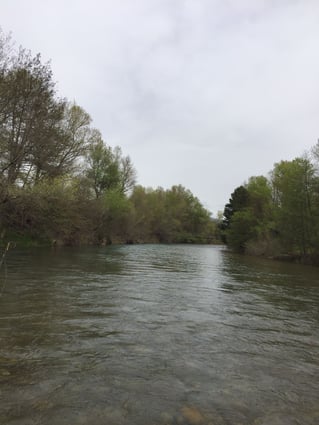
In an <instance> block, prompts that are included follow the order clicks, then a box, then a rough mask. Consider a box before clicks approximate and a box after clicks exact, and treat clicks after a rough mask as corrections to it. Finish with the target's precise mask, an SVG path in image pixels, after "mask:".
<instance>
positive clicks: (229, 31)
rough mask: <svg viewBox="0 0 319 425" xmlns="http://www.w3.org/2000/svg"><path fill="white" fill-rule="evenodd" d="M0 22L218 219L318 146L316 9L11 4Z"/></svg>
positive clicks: (268, 4) (104, 127)
mask: <svg viewBox="0 0 319 425" xmlns="http://www.w3.org/2000/svg"><path fill="white" fill-rule="evenodd" d="M1 18H2V20H1V25H2V27H3V30H4V31H6V32H7V31H10V30H12V33H13V38H14V39H16V40H17V42H18V43H20V44H22V45H23V46H25V47H27V48H30V49H31V50H32V51H33V52H34V53H35V52H38V51H39V52H41V53H42V55H43V58H44V59H49V58H51V59H52V68H53V71H54V75H55V77H56V79H57V81H58V87H59V89H60V92H61V94H62V95H65V96H67V97H68V98H70V99H75V100H76V101H77V102H78V103H79V104H80V105H81V106H83V107H84V108H85V109H86V110H87V111H88V112H89V113H90V114H91V115H92V117H93V119H94V125H95V126H96V127H98V128H99V129H100V130H101V131H102V133H103V135H104V138H105V140H106V141H107V142H108V143H109V144H111V145H116V144H118V145H120V146H121V147H122V148H123V151H124V152H125V153H127V154H130V155H131V157H132V159H133V162H134V163H135V165H136V167H137V169H138V174H139V182H140V183H141V184H143V185H146V186H159V185H160V186H163V187H169V186H171V185H172V184H178V183H181V184H183V185H184V186H186V187H188V188H190V189H191V190H192V191H193V193H194V194H195V195H196V196H198V197H199V198H200V200H201V201H202V202H203V203H204V204H205V205H206V206H207V207H208V208H210V209H211V210H212V211H214V212H217V210H219V209H222V208H223V205H224V203H225V202H227V200H228V198H229V195H230V193H231V192H232V191H233V189H234V188H235V187H236V186H238V185H239V184H241V183H242V182H243V181H244V180H246V179H247V178H248V177H250V176H251V175H256V174H265V173H267V172H268V171H269V170H270V169H271V168H272V165H273V163H274V162H276V161H279V160H281V159H292V158H293V157H295V156H297V155H300V154H302V153H303V152H304V150H305V149H309V148H310V147H311V146H312V145H313V144H314V143H315V142H316V140H317V137H318V106H319V105H318V102H319V100H318V88H319V82H318V81H319V80H318V71H319V56H318V55H317V43H318V39H319V27H318V18H319V3H318V2H317V1H315V0H313V1H311V0H309V1H297V0H296V1H293V0H291V1H288V0H287V1H284V0H282V1H280V2H277V1H271V0H264V1H262V0H242V1H240V2H239V1H235V0H228V1H226V0H196V1H195V0H175V1H174V2H172V1H168V0H130V1H129V0H119V1H118V2H117V3H115V2H113V1H102V0H100V1H99V0H91V1H90V2H87V1H83V0H76V1H75V0H69V1H68V2H65V1H62V0H55V1H51V0H47V1H40V0H32V1H29V2H23V1H22V0H20V1H19V0H3V1H2V4H1Z"/></svg>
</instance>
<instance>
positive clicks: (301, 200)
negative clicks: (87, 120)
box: [272, 158, 318, 255]
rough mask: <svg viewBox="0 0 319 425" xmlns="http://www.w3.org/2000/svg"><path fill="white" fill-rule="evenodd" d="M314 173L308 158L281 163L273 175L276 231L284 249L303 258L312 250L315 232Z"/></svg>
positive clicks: (277, 165) (275, 167) (276, 165)
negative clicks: (295, 251) (297, 253)
mask: <svg viewBox="0 0 319 425" xmlns="http://www.w3.org/2000/svg"><path fill="white" fill-rule="evenodd" d="M314 183H315V170H314V167H313V165H312V164H311V162H310V161H309V160H308V159H307V158H296V159H294V160H293V161H281V162H280V163H277V164H275V166H274V170H273V172H272V186H273V196H274V202H275V207H276V219H277V222H278V231H279V233H280V237H281V239H282V241H283V243H284V245H285V246H286V248H288V249H290V250H291V251H294V250H295V249H297V250H298V251H299V252H300V253H301V254H303V255H306V254H308V253H309V251H310V250H311V247H312V245H313V243H312V241H313V239H317V237H318V235H317V234H316V235H315V237H314V233H316V232H314V231H315V230H316V228H317V226H316V223H315V221H314V214H313V208H314V195H315V192H314V190H313V188H314Z"/></svg>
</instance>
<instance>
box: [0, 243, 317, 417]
mask: <svg viewBox="0 0 319 425" xmlns="http://www.w3.org/2000/svg"><path fill="white" fill-rule="evenodd" d="M0 293H1V297H0V424H1V425H7V424H8V425H34V424H45V425H73V424H88V425H104V424H107V425H121V424H123V425H139V424H140V425H143V424H147V425H149V424H158V425H183V424H190V425H199V424H206V425H235V424H236V425H247V424H251V425H286V424H287V425H288V424H289V425H294V424H299V425H317V424H318V423H319V269H315V268H311V267H302V266H297V265H292V264H284V263H276V262H271V261H265V260H264V261H263V260H257V259H253V258H248V257H240V256H236V255H233V254H230V253H227V252H225V251H224V250H223V249H222V248H221V247H214V246H183V245H177V246H174V245H172V246H165V245H141V246H118V247H116V246H114V247H106V248H83V249H58V250H50V249H33V250H25V251H18V250H16V249H14V250H11V251H10V252H9V253H8V256H7V259H6V264H5V265H3V266H2V268H1V271H0Z"/></svg>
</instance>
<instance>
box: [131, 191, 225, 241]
mask: <svg viewBox="0 0 319 425" xmlns="http://www.w3.org/2000/svg"><path fill="white" fill-rule="evenodd" d="M130 200H131V202H132V204H133V208H134V210H133V211H134V233H135V239H137V240H140V241H143V240H144V241H145V240H146V241H147V240H149V241H154V242H175V243H176V242H178V243H189V242H191V243H194V242H197V243H211V242H217V241H218V236H217V233H218V232H217V225H216V223H215V222H214V221H213V220H212V218H211V216H210V213H209V212H208V211H207V210H206V209H205V208H204V207H203V206H202V205H201V203H200V202H199V200H198V199H197V198H196V197H194V195H193V194H192V193H191V192H190V191H189V190H187V189H185V188H184V187H183V186H181V185H178V186H173V187H172V188H171V189H168V190H164V189H162V188H158V189H156V190H153V189H145V188H142V187H140V186H137V187H136V188H135V189H134V191H133V193H132V195H131V197H130Z"/></svg>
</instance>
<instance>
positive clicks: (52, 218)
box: [0, 31, 217, 245]
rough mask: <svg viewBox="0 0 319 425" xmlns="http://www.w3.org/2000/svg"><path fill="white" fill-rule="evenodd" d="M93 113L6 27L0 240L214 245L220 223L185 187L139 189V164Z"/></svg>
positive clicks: (0, 87)
mask: <svg viewBox="0 0 319 425" xmlns="http://www.w3.org/2000/svg"><path fill="white" fill-rule="evenodd" d="M91 123H92V120H91V117H90V116H89V114H88V113H87V112H86V111H85V110H84V109H83V108H81V107H80V106H78V105H77V104H76V103H74V102H69V101H68V100H67V99H65V98H60V97H59V96H58V94H57V90H56V86H55V82H54V81H53V76H52V71H51V68H50V66H49V64H43V63H42V62H41V58H40V55H36V56H32V54H31V53H30V52H29V51H26V50H25V49H22V48H20V49H18V50H16V49H14V45H13V43H12V42H11V39H10V37H7V36H5V35H4V34H3V33H2V32H1V31H0V232H1V240H2V241H5V240H10V239H14V240H18V239H21V240H25V241H28V242H37V243H39V242H41V243H54V244H68V245H75V244H101V243H111V242H130V243H131V242H211V241H214V240H215V239H216V237H217V236H216V234H217V229H216V224H215V223H214V222H213V221H212V219H211V217H210V213H209V212H208V211H207V210H206V209H205V208H204V207H203V206H202V205H201V203H200V202H199V200H198V199H197V198H196V197H194V196H193V195H192V193H191V192H190V191H188V190H186V189H185V188H183V187H182V186H174V187H172V188H171V189H170V190H163V189H161V188H159V189H156V190H152V189H145V188H142V187H140V186H136V170H135V168H134V166H133V164H132V161H131V159H130V157H129V156H124V155H123V153H122V151H121V149H120V148H119V147H115V148H112V147H110V146H108V145H107V144H106V143H105V142H104V140H103V138H102V135H101V133H100V132H99V130H97V129H96V128H93V127H92V125H91Z"/></svg>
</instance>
